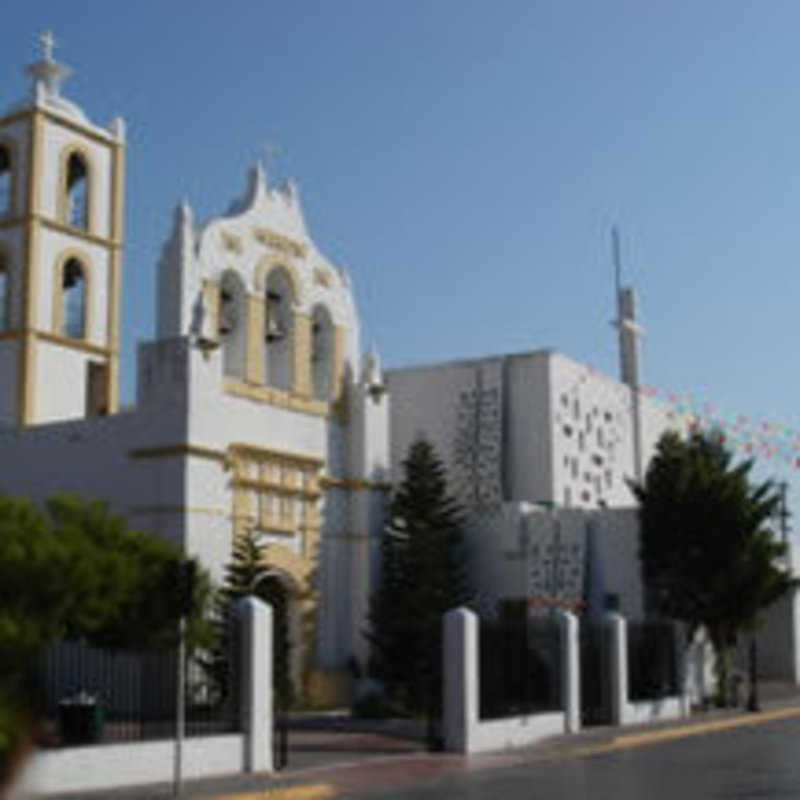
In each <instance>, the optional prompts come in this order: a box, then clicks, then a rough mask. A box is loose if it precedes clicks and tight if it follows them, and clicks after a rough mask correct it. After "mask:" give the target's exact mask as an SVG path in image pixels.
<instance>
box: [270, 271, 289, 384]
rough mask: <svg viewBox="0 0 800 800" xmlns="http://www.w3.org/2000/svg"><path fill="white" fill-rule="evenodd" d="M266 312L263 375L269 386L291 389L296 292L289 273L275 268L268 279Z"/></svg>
mask: <svg viewBox="0 0 800 800" xmlns="http://www.w3.org/2000/svg"><path fill="white" fill-rule="evenodd" d="M264 302H265V309H264V311H265V313H264V361H265V364H264V375H265V377H266V383H267V385H268V386H274V387H275V388H276V389H284V390H286V391H288V390H289V389H291V388H292V356H293V353H294V319H293V306H294V292H293V291H292V282H291V279H290V278H289V274H288V273H287V272H286V270H285V269H284V268H283V267H276V268H275V269H273V270H272V271H271V272H270V273H269V276H268V277H267V287H266V296H265V298H264Z"/></svg>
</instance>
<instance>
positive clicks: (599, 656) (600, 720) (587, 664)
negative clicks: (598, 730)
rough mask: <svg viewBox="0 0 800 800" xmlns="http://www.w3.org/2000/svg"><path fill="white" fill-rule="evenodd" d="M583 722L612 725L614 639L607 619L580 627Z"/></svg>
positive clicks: (586, 619) (582, 623)
mask: <svg viewBox="0 0 800 800" xmlns="http://www.w3.org/2000/svg"><path fill="white" fill-rule="evenodd" d="M579 644H580V665H581V682H580V686H581V722H582V723H583V724H584V725H607V724H609V723H610V722H611V648H610V645H611V636H610V631H609V628H608V625H607V624H606V623H605V622H604V621H603V620H594V619H588V618H583V619H581V621H580V626H579Z"/></svg>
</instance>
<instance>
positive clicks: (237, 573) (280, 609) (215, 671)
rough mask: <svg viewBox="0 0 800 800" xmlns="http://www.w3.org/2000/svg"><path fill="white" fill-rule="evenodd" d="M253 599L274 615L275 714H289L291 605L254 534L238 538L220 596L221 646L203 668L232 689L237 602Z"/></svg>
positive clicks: (223, 690)
mask: <svg viewBox="0 0 800 800" xmlns="http://www.w3.org/2000/svg"><path fill="white" fill-rule="evenodd" d="M249 595H253V596H255V597H258V598H259V599H260V600H263V601H264V602H265V603H269V604H270V605H271V606H272V613H273V664H272V669H273V687H274V692H275V695H274V697H275V707H276V710H279V711H282V710H287V709H288V708H290V707H291V705H292V703H293V702H294V687H293V684H292V678H291V671H290V655H291V642H290V639H289V614H288V612H289V603H288V597H287V592H286V588H285V587H284V585H283V583H282V582H281V580H280V578H279V577H278V576H277V574H275V572H274V571H273V570H271V569H270V567H268V566H265V565H264V563H263V561H262V560H261V551H260V549H259V547H258V545H257V544H256V541H255V537H254V536H253V535H252V534H248V535H246V536H240V537H237V538H236V540H235V541H234V544H233V553H232V558H231V561H230V562H229V563H228V565H227V566H226V568H225V583H224V585H223V586H222V588H221V589H220V590H219V593H218V600H217V612H216V616H217V620H218V626H219V636H218V641H219V643H218V646H217V647H216V648H215V649H214V651H213V652H212V654H211V657H210V659H208V660H207V661H206V662H205V664H204V666H205V667H206V669H207V670H208V671H209V672H210V673H211V675H212V676H213V678H214V679H215V680H216V682H217V684H218V686H219V687H220V691H221V693H222V694H223V695H227V693H228V691H229V689H230V677H231V669H232V664H233V663H234V662H235V654H234V653H233V652H232V650H233V637H232V635H231V631H232V630H233V624H234V619H233V613H234V607H235V605H236V602H237V601H238V600H240V599H241V598H243V597H247V596H249Z"/></svg>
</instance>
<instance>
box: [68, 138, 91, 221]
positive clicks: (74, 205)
mask: <svg viewBox="0 0 800 800" xmlns="http://www.w3.org/2000/svg"><path fill="white" fill-rule="evenodd" d="M66 192H67V196H66V201H67V206H66V210H67V223H68V224H69V225H72V227H73V228H81V229H82V230H88V229H89V169H88V167H87V165H86V159H85V158H84V157H83V156H82V155H81V154H80V153H72V154H70V157H69V159H68V160H67V185H66Z"/></svg>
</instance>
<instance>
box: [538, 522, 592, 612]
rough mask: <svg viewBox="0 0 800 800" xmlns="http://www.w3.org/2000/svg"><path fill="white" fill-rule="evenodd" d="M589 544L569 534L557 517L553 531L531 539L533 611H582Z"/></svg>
mask: <svg viewBox="0 0 800 800" xmlns="http://www.w3.org/2000/svg"><path fill="white" fill-rule="evenodd" d="M585 550H586V547H585V542H584V540H583V538H581V537H577V536H565V535H564V534H563V533H562V530H561V522H560V521H559V520H556V521H555V529H554V531H553V533H552V535H550V534H549V533H548V534H545V535H542V536H538V537H536V539H535V540H533V541H531V542H530V545H529V549H528V597H529V598H530V611H531V612H532V613H537V612H538V611H541V613H545V612H546V611H547V610H548V609H550V608H565V609H568V610H571V611H578V610H580V608H581V607H582V605H583V590H584V570H585V563H586V552H585Z"/></svg>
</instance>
